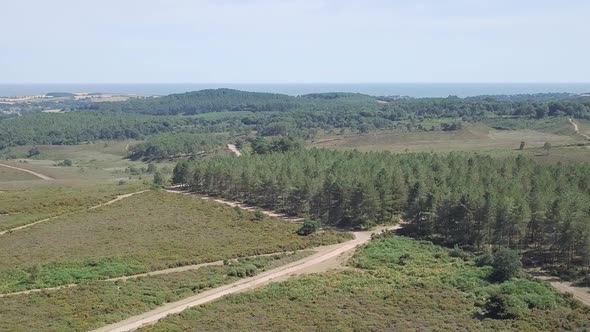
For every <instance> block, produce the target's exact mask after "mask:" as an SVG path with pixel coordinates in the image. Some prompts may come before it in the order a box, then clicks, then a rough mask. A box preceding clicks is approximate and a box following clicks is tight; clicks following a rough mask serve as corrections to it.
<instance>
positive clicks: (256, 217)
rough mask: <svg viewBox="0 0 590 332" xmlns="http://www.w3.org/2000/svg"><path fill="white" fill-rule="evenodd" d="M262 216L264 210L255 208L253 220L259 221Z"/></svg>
mask: <svg viewBox="0 0 590 332" xmlns="http://www.w3.org/2000/svg"><path fill="white" fill-rule="evenodd" d="M264 217H265V215H264V212H262V210H260V209H256V211H254V220H258V221H261V220H264Z"/></svg>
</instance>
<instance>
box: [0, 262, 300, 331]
mask: <svg viewBox="0 0 590 332" xmlns="http://www.w3.org/2000/svg"><path fill="white" fill-rule="evenodd" d="M310 253H311V252H307V251H302V252H295V253H285V254H280V255H273V256H265V257H256V258H247V259H246V258H244V259H238V260H230V261H228V262H227V265H225V266H207V267H202V268H200V269H198V270H194V271H185V272H177V273H171V274H166V275H158V276H149V277H141V278H137V279H128V280H120V281H116V282H108V281H93V282H88V283H85V284H83V285H80V286H78V287H74V288H67V289H62V290H58V291H48V292H44V293H31V294H26V295H13V296H8V297H3V298H0V316H1V317H2V319H1V320H0V330H3V331H66V330H67V331H88V330H91V329H94V328H98V327H101V326H104V325H106V324H109V323H115V322H117V321H120V320H123V319H125V318H128V317H129V316H133V315H137V314H140V313H142V312H145V311H148V310H152V309H154V308H156V307H158V306H160V305H162V304H164V303H167V302H172V301H177V300H180V299H183V298H186V297H189V296H192V295H195V294H198V293H201V292H203V291H205V290H207V289H210V288H214V287H219V286H221V285H224V284H228V283H231V282H234V281H236V280H238V279H239V278H242V277H247V276H252V275H256V274H258V273H260V272H262V271H265V270H268V269H272V268H275V267H278V266H281V265H284V264H288V263H291V262H294V261H297V260H299V259H302V258H304V257H305V256H307V255H309V254H310ZM245 270H247V271H248V274H243V273H236V271H245Z"/></svg>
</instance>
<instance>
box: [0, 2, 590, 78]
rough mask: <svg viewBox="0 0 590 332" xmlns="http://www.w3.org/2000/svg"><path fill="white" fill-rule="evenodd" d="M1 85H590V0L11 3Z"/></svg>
mask: <svg viewBox="0 0 590 332" xmlns="http://www.w3.org/2000/svg"><path fill="white" fill-rule="evenodd" d="M2 2H3V3H2V5H1V10H2V15H1V17H0V82H3V83H23V82H29V83H30V82H37V83H41V82H44V83H45V82H97V83H98V82H103V83H107V82H109V83H119V82H138V83H148V82H169V83H171V82H195V83H198V82H204V83H231V82H233V83H273V82H283V83H286V82H289V83H305V82H330V83H340V82H589V81H590V42H589V40H590V1H588V0H560V1H548V0H423V1H411V0H398V1H396V0H390V1H387V0H363V1H361V0H359V1H350V0H272V1H271V0H216V1H213V0H137V1H135V0H100V1H98V0H88V1H80V0H52V1H46V0H5V1H2Z"/></svg>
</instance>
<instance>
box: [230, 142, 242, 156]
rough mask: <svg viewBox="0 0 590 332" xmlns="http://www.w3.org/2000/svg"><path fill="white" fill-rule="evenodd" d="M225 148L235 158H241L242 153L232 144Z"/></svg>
mask: <svg viewBox="0 0 590 332" xmlns="http://www.w3.org/2000/svg"><path fill="white" fill-rule="evenodd" d="M227 148H228V149H230V150H231V152H233V153H234V154H235V155H236V156H238V157H241V156H242V153H241V152H240V150H238V148H237V147H236V146H235V145H234V144H228V145H227Z"/></svg>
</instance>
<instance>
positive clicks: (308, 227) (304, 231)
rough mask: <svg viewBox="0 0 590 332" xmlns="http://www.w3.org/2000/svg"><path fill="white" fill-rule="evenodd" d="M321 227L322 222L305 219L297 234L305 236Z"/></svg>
mask: <svg viewBox="0 0 590 332" xmlns="http://www.w3.org/2000/svg"><path fill="white" fill-rule="evenodd" d="M319 228H320V224H319V223H318V222H317V221H314V220H305V221H304V222H303V225H302V226H301V228H299V230H298V231H297V234H299V235H304V236H305V235H310V234H313V233H315V232H317V231H318V229H319Z"/></svg>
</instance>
